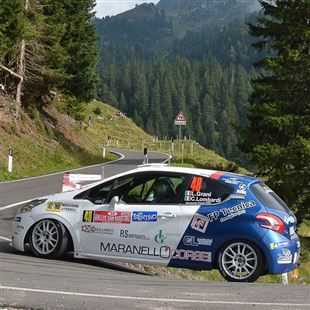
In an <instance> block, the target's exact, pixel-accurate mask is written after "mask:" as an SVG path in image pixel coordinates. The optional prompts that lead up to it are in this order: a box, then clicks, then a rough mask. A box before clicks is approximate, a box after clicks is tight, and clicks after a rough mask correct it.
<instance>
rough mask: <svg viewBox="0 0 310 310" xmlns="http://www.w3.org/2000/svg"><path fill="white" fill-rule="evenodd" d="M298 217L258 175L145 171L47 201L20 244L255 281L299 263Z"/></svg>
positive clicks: (38, 203)
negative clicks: (210, 272)
mask: <svg viewBox="0 0 310 310" xmlns="http://www.w3.org/2000/svg"><path fill="white" fill-rule="evenodd" d="M295 229H296V218H295V216H294V214H293V213H292V212H291V211H290V210H289V209H288V207H287V206H286V205H285V203H284V202H283V201H282V200H281V199H280V198H279V197H278V196H277V195H276V194H275V193H274V192H273V191H272V190H271V189H270V188H268V187H267V186H266V185H265V184H264V183H262V182H261V181H260V180H259V179H256V178H252V177H248V176H242V175H238V174H232V173H227V172H218V171H211V170H204V169H190V168H179V167H170V166H164V165H145V166H142V167H138V168H137V169H134V170H131V171H128V172H126V173H122V174H119V175H116V176H113V177H110V178H107V179H105V180H103V181H99V182H96V183H93V184H91V185H87V186H86V187H84V188H82V189H79V190H74V191H70V192H65V193H59V194H55V195H51V196H46V197H42V198H39V199H36V200H34V201H31V202H30V203H27V204H25V205H24V206H22V207H21V208H20V210H19V212H18V214H17V215H16V217H15V222H14V234H13V239H12V244H13V246H14V247H15V248H16V249H18V250H20V251H26V250H27V249H31V251H32V252H33V253H34V254H35V255H37V256H40V257H46V258H57V257H60V256H62V255H63V254H64V253H65V252H73V253H74V256H75V257H78V258H93V259H96V258H100V259H105V260H110V261H122V262H131V263H138V264H151V265H160V266H170V267H182V268H190V269H195V270H197V269H199V270H210V269H218V270H219V271H220V272H221V274H222V276H223V277H224V278H225V279H227V280H228V281H237V282H243V281H247V282H251V281H255V280H256V279H257V278H258V277H259V276H261V275H264V274H282V273H286V272H289V271H292V270H293V269H295V268H296V267H297V262H298V258H299V252H300V241H299V238H298V236H297V235H296V232H295Z"/></svg>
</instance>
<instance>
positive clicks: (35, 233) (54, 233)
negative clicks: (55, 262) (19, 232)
mask: <svg viewBox="0 0 310 310" xmlns="http://www.w3.org/2000/svg"><path fill="white" fill-rule="evenodd" d="M29 241H30V247H31V250H32V252H33V254H34V255H36V256H39V257H43V258H59V257H61V256H62V255H63V254H64V253H65V251H66V249H67V246H68V242H69V236H68V232H67V230H66V228H65V227H64V225H63V224H62V223H60V222H59V221H56V220H51V219H44V220H41V221H39V222H37V223H36V224H35V225H34V226H33V228H32V230H31V233H30V235H29Z"/></svg>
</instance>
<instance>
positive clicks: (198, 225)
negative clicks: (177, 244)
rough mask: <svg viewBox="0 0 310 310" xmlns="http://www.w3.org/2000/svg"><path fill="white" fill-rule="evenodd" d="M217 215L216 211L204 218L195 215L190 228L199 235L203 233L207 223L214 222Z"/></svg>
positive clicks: (203, 216)
mask: <svg viewBox="0 0 310 310" xmlns="http://www.w3.org/2000/svg"><path fill="white" fill-rule="evenodd" d="M219 214H220V213H219V212H218V211H214V212H211V213H209V214H208V215H206V216H205V215H201V214H199V213H195V214H194V216H193V219H192V222H191V228H192V229H194V230H197V231H199V232H201V233H205V232H206V229H207V226H208V224H209V222H213V221H216V220H217V219H218V217H219Z"/></svg>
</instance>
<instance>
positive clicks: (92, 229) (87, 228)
mask: <svg viewBox="0 0 310 310" xmlns="http://www.w3.org/2000/svg"><path fill="white" fill-rule="evenodd" d="M81 230H82V232H85V233H93V232H95V226H94V225H89V224H88V225H87V224H85V225H82V227H81Z"/></svg>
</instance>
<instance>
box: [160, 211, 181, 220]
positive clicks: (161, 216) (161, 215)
mask: <svg viewBox="0 0 310 310" xmlns="http://www.w3.org/2000/svg"><path fill="white" fill-rule="evenodd" d="M157 217H159V218H161V219H165V218H175V217H177V215H176V214H174V213H171V212H167V213H161V214H158V215H157Z"/></svg>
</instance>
